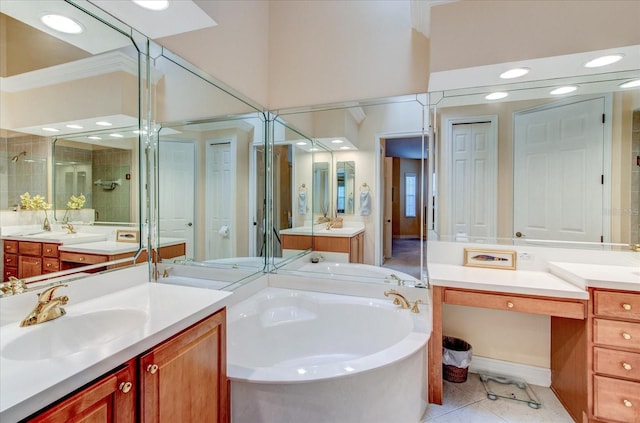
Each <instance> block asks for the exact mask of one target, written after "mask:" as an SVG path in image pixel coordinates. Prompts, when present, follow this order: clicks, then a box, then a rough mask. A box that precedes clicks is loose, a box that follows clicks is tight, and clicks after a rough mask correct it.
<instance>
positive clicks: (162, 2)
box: [131, 0, 169, 12]
mask: <svg viewBox="0 0 640 423" xmlns="http://www.w3.org/2000/svg"><path fill="white" fill-rule="evenodd" d="M131 1H133V2H134V3H135V4H137V5H138V6H140V7H143V8H145V9H147V10H153V11H155V12H159V11H161V10H165V9H166V8H168V7H169V0H131Z"/></svg>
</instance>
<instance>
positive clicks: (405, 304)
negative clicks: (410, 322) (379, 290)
mask: <svg viewBox="0 0 640 423" xmlns="http://www.w3.org/2000/svg"><path fill="white" fill-rule="evenodd" d="M384 296H385V297H388V296H392V297H394V300H393V303H394V304H395V305H399V306H400V308H409V301H407V299H406V298H405V296H404V295H402V294H401V293H399V292H398V291H395V290H393V289H392V290H390V291H384Z"/></svg>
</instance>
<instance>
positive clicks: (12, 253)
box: [3, 240, 60, 281]
mask: <svg viewBox="0 0 640 423" xmlns="http://www.w3.org/2000/svg"><path fill="white" fill-rule="evenodd" d="M58 247H59V245H58V244H53V243H46V242H34V241H12V240H4V275H3V276H4V279H3V280H4V281H6V280H8V279H9V276H14V277H16V278H19V279H24V278H30V277H32V276H38V275H42V274H43V273H51V272H57V271H59V270H60V260H59V258H58V255H59V254H58Z"/></svg>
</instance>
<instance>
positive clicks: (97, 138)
mask: <svg viewBox="0 0 640 423" xmlns="http://www.w3.org/2000/svg"><path fill="white" fill-rule="evenodd" d="M87 138H89V139H90V140H101V139H102V138H100V137H97V136H95V135H91V136H90V137H87Z"/></svg>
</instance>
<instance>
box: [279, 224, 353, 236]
mask: <svg viewBox="0 0 640 423" xmlns="http://www.w3.org/2000/svg"><path fill="white" fill-rule="evenodd" d="M361 232H364V224H359V223H357V222H356V224H352V222H345V223H344V226H343V227H342V228H331V229H327V224H326V223H319V224H316V225H313V226H298V227H296V228H289V229H281V230H280V235H313V236H330V237H348V238H351V237H352V236H355V235H358V234H359V233H361Z"/></svg>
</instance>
